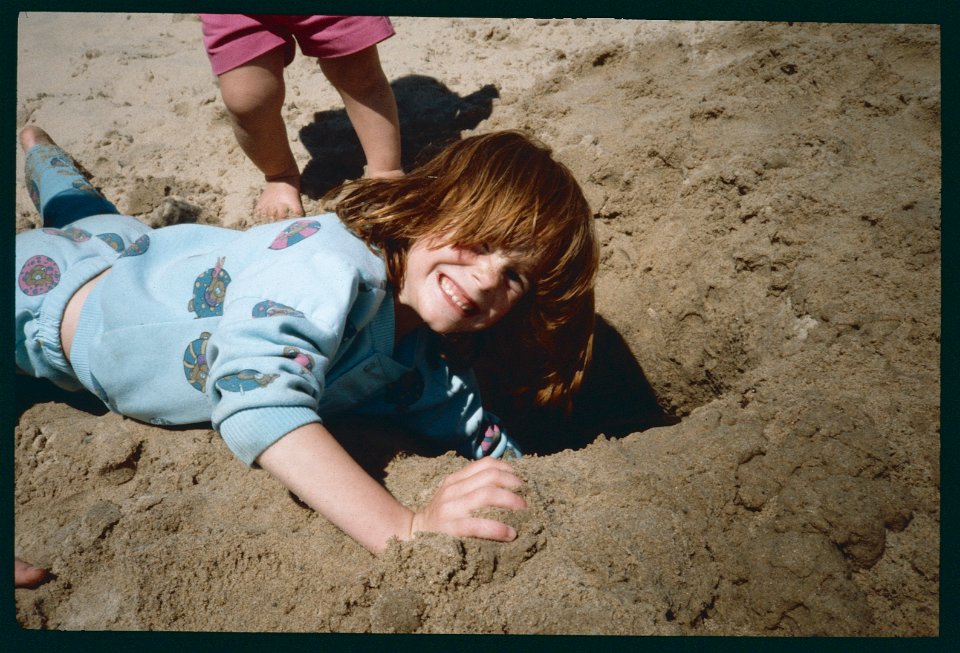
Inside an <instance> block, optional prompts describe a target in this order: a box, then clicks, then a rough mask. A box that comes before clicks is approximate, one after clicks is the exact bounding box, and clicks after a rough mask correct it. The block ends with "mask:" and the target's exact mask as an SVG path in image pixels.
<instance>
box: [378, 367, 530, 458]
mask: <svg viewBox="0 0 960 653" xmlns="http://www.w3.org/2000/svg"><path fill="white" fill-rule="evenodd" d="M397 385H399V386H400V388H399V389H394V390H393V392H392V393H391V394H392V395H393V397H394V402H395V403H396V404H397V405H398V411H397V421H399V422H401V423H402V424H404V425H405V426H406V427H407V428H409V429H411V430H413V431H414V432H415V433H417V434H419V435H422V436H425V437H426V438H428V439H429V440H431V441H433V442H435V443H437V444H439V445H441V446H444V447H446V448H447V449H452V450H454V451H457V452H458V453H459V454H461V455H463V456H466V457H467V458H472V459H475V460H476V459H479V458H483V457H485V456H492V457H494V458H504V459H511V458H519V457H520V455H521V451H520V448H519V447H518V446H517V445H516V443H515V442H514V441H513V440H511V438H510V437H509V435H508V434H507V431H506V429H505V428H504V426H503V424H502V423H501V421H500V419H499V418H498V417H497V416H496V415H494V414H493V413H491V412H489V411H487V410H484V408H483V404H482V402H481V399H480V389H479V384H478V382H477V379H476V376H475V375H474V373H473V371H472V370H468V371H465V372H462V373H455V372H453V371H452V370H451V369H450V368H449V367H448V366H447V365H446V363H444V362H443V361H442V360H434V361H432V362H427V360H426V359H421V361H419V362H418V365H417V366H416V367H415V368H414V369H413V370H412V371H411V372H410V373H409V374H408V377H407V378H406V379H401V381H400V382H399V383H398V384H397ZM404 397H406V402H405V401H404V400H403V399H404ZM411 400H413V401H411ZM407 402H409V403H407Z"/></svg>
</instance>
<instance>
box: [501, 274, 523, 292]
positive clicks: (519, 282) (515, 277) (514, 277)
mask: <svg viewBox="0 0 960 653" xmlns="http://www.w3.org/2000/svg"><path fill="white" fill-rule="evenodd" d="M505 274H506V275H507V279H508V280H509V281H510V283H512V284H514V285H516V286H517V288H518V289H519V290H520V291H521V292H525V291H526V289H527V280H526V279H525V278H524V276H523V275H522V274H520V273H519V272H517V271H516V270H514V269H513V268H508V269H507V270H506V271H505Z"/></svg>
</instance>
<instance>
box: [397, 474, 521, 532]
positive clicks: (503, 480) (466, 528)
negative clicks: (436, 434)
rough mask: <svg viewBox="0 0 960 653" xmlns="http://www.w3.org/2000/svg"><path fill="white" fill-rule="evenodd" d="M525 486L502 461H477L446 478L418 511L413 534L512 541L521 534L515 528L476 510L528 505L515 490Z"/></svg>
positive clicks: (508, 508) (412, 526)
mask: <svg viewBox="0 0 960 653" xmlns="http://www.w3.org/2000/svg"><path fill="white" fill-rule="evenodd" d="M521 485H523V481H521V480H520V478H519V477H518V476H517V475H516V474H514V472H513V468H512V467H511V466H510V465H509V464H507V463H505V462H503V461H502V460H497V459H496V458H481V459H480V460H477V461H474V462H472V463H470V464H469V465H467V466H465V467H464V468H463V469H461V470H459V471H457V472H454V473H453V474H450V476H448V477H446V478H445V479H444V480H443V483H441V484H440V488H439V489H438V490H437V492H436V494H434V495H433V498H431V499H430V502H429V503H428V504H427V505H426V506H425V507H424V508H422V509H421V510H420V511H419V512H417V513H416V514H414V516H413V522H412V525H411V528H410V535H411V536H413V534H414V533H417V532H420V531H427V532H434V533H447V534H449V535H453V536H454V537H479V538H483V539H486V540H497V541H500V542H510V541H511V540H513V539H515V538H516V537H517V531H516V530H515V529H513V528H512V527H510V526H508V525H507V524H504V523H503V522H499V521H497V520H495V519H483V518H480V517H474V516H473V513H474V512H476V511H477V510H481V509H483V508H505V509H507V510H520V509H523V508H526V507H527V502H526V501H524V499H523V497H521V496H519V495H517V494H514V493H513V492H512V490H514V489H516V488H518V487H520V486H521Z"/></svg>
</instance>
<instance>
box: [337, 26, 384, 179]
mask: <svg viewBox="0 0 960 653" xmlns="http://www.w3.org/2000/svg"><path fill="white" fill-rule="evenodd" d="M320 69H321V70H322V71H323V74H324V75H326V77H327V79H328V80H330V83H331V84H333V86H334V88H336V89H337V92H338V93H340V97H341V98H343V106H344V107H345V108H346V110H347V116H349V117H350V122H351V123H352V124H353V129H354V130H355V131H356V132H357V137H358V138H359V139H360V145H361V147H363V153H364V155H365V156H366V158H367V176H368V177H400V176H403V169H402V167H401V163H400V121H399V119H398V117H397V101H396V98H394V96H393V89H391V88H390V83H389V82H388V81H387V77H386V75H385V74H384V73H383V68H381V66H380V55H379V53H378V52H377V46H375V45H372V46H370V47H369V48H366V49H364V50H361V51H360V52H356V53H354V54H349V55H346V56H344V57H336V58H333V59H321V60H320Z"/></svg>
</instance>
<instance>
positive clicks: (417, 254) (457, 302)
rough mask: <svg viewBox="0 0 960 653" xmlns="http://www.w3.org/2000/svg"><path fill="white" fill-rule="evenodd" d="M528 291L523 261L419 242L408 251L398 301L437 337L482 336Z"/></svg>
mask: <svg viewBox="0 0 960 653" xmlns="http://www.w3.org/2000/svg"><path fill="white" fill-rule="evenodd" d="M529 286H530V280H529V279H528V277H527V275H526V274H525V273H524V272H523V266H522V263H521V258H520V257H519V256H516V255H511V254H510V253H507V252H502V251H500V250H491V249H489V248H486V247H476V248H465V247H457V246H454V245H446V244H439V243H438V242H437V241H430V240H424V239H420V240H417V241H415V242H414V244H413V245H412V246H411V247H410V250H409V251H408V252H407V266H406V273H405V274H404V278H403V287H402V288H401V290H400V292H399V293H398V294H397V301H398V304H399V305H401V306H405V307H407V308H408V309H412V310H413V311H414V312H415V313H416V315H417V316H418V317H419V319H420V320H422V321H423V322H425V323H426V324H427V326H428V327H430V329H431V330H433V331H435V332H437V333H459V332H464V331H480V330H482V329H486V328H488V327H490V326H492V325H493V324H495V323H496V322H497V321H498V320H499V319H500V318H502V317H503V316H504V315H506V314H507V313H508V312H509V311H510V309H512V308H513V307H514V305H515V304H516V303H517V301H519V299H520V298H521V297H523V295H524V293H526V292H527V290H528V289H529Z"/></svg>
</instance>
